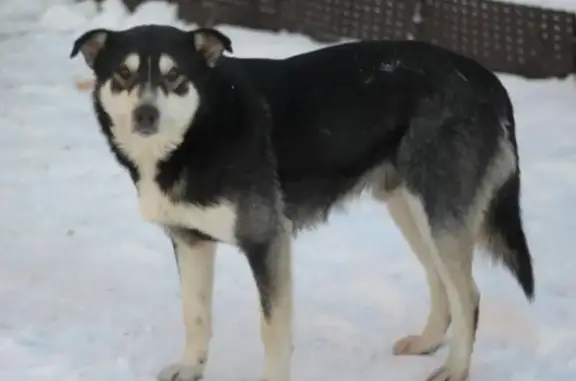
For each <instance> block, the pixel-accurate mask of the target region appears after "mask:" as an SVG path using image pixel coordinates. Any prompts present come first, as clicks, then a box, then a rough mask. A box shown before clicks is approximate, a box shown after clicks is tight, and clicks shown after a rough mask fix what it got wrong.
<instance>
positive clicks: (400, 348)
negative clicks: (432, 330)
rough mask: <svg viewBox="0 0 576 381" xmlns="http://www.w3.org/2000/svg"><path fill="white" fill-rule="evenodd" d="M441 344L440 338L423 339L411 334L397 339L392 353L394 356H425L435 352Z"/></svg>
mask: <svg viewBox="0 0 576 381" xmlns="http://www.w3.org/2000/svg"><path fill="white" fill-rule="evenodd" d="M442 345H443V342H442V341H441V340H425V339H424V338H423V337H422V336H418V335H411V336H406V337H404V338H402V339H400V340H398V341H397V342H396V343H395V344H394V347H393V349H392V353H394V355H396V356H406V355H413V356H425V355H431V354H433V353H435V352H436V351H437V350H438V349H440V348H441V347H442Z"/></svg>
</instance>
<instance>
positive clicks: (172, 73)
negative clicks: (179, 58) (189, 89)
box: [164, 68, 180, 82]
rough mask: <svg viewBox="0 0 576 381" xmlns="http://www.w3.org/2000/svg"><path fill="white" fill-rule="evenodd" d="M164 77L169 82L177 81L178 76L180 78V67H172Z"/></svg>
mask: <svg viewBox="0 0 576 381" xmlns="http://www.w3.org/2000/svg"><path fill="white" fill-rule="evenodd" d="M164 78H165V79H166V81H168V82H174V81H176V80H177V79H178V78H180V72H179V71H178V69H176V68H172V69H170V70H169V71H168V73H166V74H165V75H164Z"/></svg>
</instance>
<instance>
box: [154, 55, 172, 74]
mask: <svg viewBox="0 0 576 381" xmlns="http://www.w3.org/2000/svg"><path fill="white" fill-rule="evenodd" d="M174 66H176V63H175V62H174V60H173V59H172V57H170V56H169V55H167V54H162V55H161V56H160V60H159V61H158V68H159V69H160V73H162V74H166V73H168V72H169V71H170V69H172V68H173V67H174Z"/></svg>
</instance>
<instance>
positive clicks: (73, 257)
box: [0, 0, 576, 381]
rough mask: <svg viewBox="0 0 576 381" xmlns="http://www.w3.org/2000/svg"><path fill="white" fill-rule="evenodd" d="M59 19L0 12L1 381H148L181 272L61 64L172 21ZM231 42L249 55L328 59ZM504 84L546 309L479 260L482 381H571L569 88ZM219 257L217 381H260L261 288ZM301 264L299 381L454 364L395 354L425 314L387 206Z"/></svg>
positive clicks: (300, 43) (266, 41)
mask: <svg viewBox="0 0 576 381" xmlns="http://www.w3.org/2000/svg"><path fill="white" fill-rule="evenodd" d="M572 2H573V1H572V0H571V1H570V3H572ZM48 3H51V4H54V3H56V5H52V6H50V7H48ZM65 3H66V0H60V1H58V0H56V1H54V0H43V1H41V0H33V1H32V0H30V1H19V0H2V1H1V4H0V132H1V138H0V239H1V242H2V250H1V251H0V380H3V381H4V380H5V381H12V380H14V381H15V380H18V381H37V380H38V381H40V380H41V381H96V380H98V381H102V380H106V381H120V380H121V381H152V380H153V376H154V375H155V373H156V371H157V370H158V369H159V368H160V367H161V366H163V365H165V363H166V362H168V361H171V360H173V359H175V358H176V357H177V356H179V354H180V350H181V346H182V333H183V327H182V322H181V315H180V302H179V297H178V284H177V281H178V277H177V274H176V266H175V264H174V261H173V257H172V254H171V248H170V245H169V243H168V242H167V240H166V239H165V238H164V237H163V235H162V234H161V233H160V232H159V231H158V230H157V229H156V228H154V227H152V226H150V225H148V224H146V223H144V222H142V221H141V220H140V218H139V215H138V212H137V208H136V204H135V197H134V191H133V188H132V186H131V185H130V183H129V179H128V176H127V175H126V174H125V173H124V172H123V171H122V170H121V169H120V168H119V167H118V166H117V165H116V164H115V162H114V161H113V159H112V157H111V155H109V153H108V150H107V147H106V146H105V144H104V141H103V139H102V138H101V137H100V135H99V133H98V129H97V126H96V123H95V120H94V118H93V116H92V114H91V108H90V102H89V98H88V95H87V94H79V93H77V92H76V91H75V90H74V88H73V85H72V75H73V74H81V75H86V74H87V71H86V70H85V69H84V65H83V63H82V62H81V59H78V60H76V61H69V60H68V58H67V57H68V54H69V50H70V48H71V43H72V41H73V39H74V38H75V37H76V36H77V35H78V34H79V33H80V32H83V31H84V30H86V29H87V28H90V27H93V26H102V25H105V26H112V27H122V26H127V25H133V24H135V23H140V22H156V23H164V22H171V23H173V21H172V20H173V19H174V15H173V12H174V10H173V9H171V8H169V7H168V6H166V5H164V4H157V3H151V4H148V5H146V6H145V7H144V8H142V9H141V10H140V11H139V12H138V14H137V15H136V16H132V17H127V16H126V15H124V14H123V12H122V10H121V9H120V8H119V6H118V2H117V1H112V0H109V1H108V2H107V3H106V12H105V13H104V14H103V15H98V16H95V15H94V14H93V10H92V9H91V7H90V6H87V5H86V4H81V5H75V6H73V7H72V6H69V5H67V4H65ZM566 4H568V2H567V1H566ZM546 5H553V4H546ZM572 5H573V6H574V7H575V8H576V6H575V5H574V4H572ZM222 30H223V31H224V32H226V33H228V34H229V35H230V36H231V37H232V40H233V41H234V45H235V51H236V52H237V55H242V56H249V55H254V56H269V57H272V56H274V57H281V56H286V55H289V54H292V53H298V52H303V51H306V50H309V49H312V48H314V47H317V45H315V44H314V43H313V42H311V41H309V40H308V39H306V38H304V37H297V36H288V35H281V36H274V35H270V34H263V33H256V32H251V31H247V30H243V29H238V28H226V27H223V28H222ZM503 80H504V83H505V85H506V86H507V87H508V89H509V90H510V92H511V95H512V98H513V101H514V104H515V107H516V110H517V121H518V135H519V144H520V148H521V156H522V168H523V174H524V197H523V205H524V210H525V220H526V228H527V233H528V236H529V241H530V245H531V247H532V250H533V254H534V256H535V267H536V275H537V300H536V303H535V304H533V305H529V304H527V303H526V302H525V300H524V299H523V296H522V293H521V291H520V290H519V288H518V287H517V286H516V284H515V283H514V282H513V281H512V279H511V278H510V277H509V276H508V275H507V273H505V272H504V271H503V270H500V269H495V268H492V267H489V266H488V265H487V264H486V263H485V262H483V261H478V263H477V266H476V274H477V280H478V283H479V285H480V287H481V289H482V290H483V292H484V294H483V300H482V306H481V318H480V327H479V334H478V341H477V345H476V352H475V357H474V364H473V368H472V376H471V381H480V380H491V381H568V380H575V379H576V277H574V273H575V272H576V253H575V252H574V246H573V245H572V242H573V239H574V237H573V236H572V235H573V234H574V232H575V231H576V220H575V219H574V217H573V216H574V213H575V212H576V127H575V125H574V124H575V121H576V107H575V106H574V105H575V104H576V103H575V99H576V87H575V86H574V82H573V80H566V81H554V80H551V81H533V82H527V81H524V80H521V79H519V78H515V77H511V76H506V77H503ZM219 253H220V254H221V255H220V256H219V259H218V264H217V266H218V269H217V271H218V272H217V274H218V276H217V283H216V298H215V307H214V308H215V336H214V339H213V345H212V354H211V359H210V363H209V367H208V371H207V374H206V379H207V380H208V381H241V380H255V379H257V376H258V374H259V370H260V365H261V354H262V350H261V347H260V341H259V326H258V315H257V299H256V291H255V287H254V285H253V281H252V279H251V276H250V272H249V269H248V266H247V265H246V263H245V261H244V260H243V259H242V257H241V256H240V255H238V254H237V252H236V251H235V250H234V249H231V248H228V247H222V248H221V249H220V251H219ZM295 253H296V255H295V257H296V259H295V270H296V298H297V299H296V306H297V316H296V337H295V341H296V343H295V344H296V352H295V353H294V357H293V366H294V380H300V381H324V380H330V381H350V380H359V381H360V380H361V381H376V380H378V381H380V380H414V381H421V380H423V379H424V377H425V376H426V375H427V374H428V373H429V372H430V371H432V370H433V369H434V368H436V366H437V365H439V364H440V362H441V361H443V358H444V356H445V353H446V351H445V350H443V351H441V352H440V353H439V354H437V355H436V356H434V357H431V358H396V357H393V356H392V355H391V350H390V348H391V345H392V343H393V342H394V340H396V339H398V338H399V337H401V336H403V335H405V334H407V333H414V332H416V331H417V330H419V329H420V328H421V326H422V324H423V323H424V319H425V317H426V314H427V311H428V297H427V288H426V284H425V281H424V275H423V272H422V270H421V267H420V265H419V264H418V263H417V261H416V259H415V258H414V256H413V255H412V254H411V253H410V252H409V250H408V248H407V246H406V244H405V243H404V242H403V240H402V239H401V237H400V234H399V232H398V231H397V230H396V228H395V227H394V226H393V225H392V223H391V221H390V219H389V217H388V215H387V212H386V210H385V208H384V207H382V206H381V205H378V204H375V203H373V202H371V201H367V200H364V201H361V202H359V203H358V204H357V205H356V206H355V207H354V208H352V209H351V212H350V213H349V214H347V215H344V214H339V215H335V216H334V218H333V219H332V222H331V224H329V225H328V226H325V227H323V228H321V229H319V230H317V231H316V232H313V233H309V234H305V235H304V236H302V237H301V238H300V239H299V240H298V241H297V243H296V244H295Z"/></svg>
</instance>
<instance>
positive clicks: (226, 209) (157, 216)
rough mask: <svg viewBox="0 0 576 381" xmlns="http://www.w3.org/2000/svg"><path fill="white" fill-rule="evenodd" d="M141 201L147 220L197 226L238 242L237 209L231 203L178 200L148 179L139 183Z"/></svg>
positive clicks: (181, 226) (203, 230)
mask: <svg viewBox="0 0 576 381" xmlns="http://www.w3.org/2000/svg"><path fill="white" fill-rule="evenodd" d="M138 204H139V207H140V214H141V215H142V218H143V219H145V220H146V221H150V222H153V223H156V224H159V225H164V226H172V227H180V228H187V229H195V230H198V231H200V232H202V233H204V234H206V235H208V236H210V237H214V238H215V239H217V240H219V241H222V242H227V243H233V242H234V241H235V230H236V208H235V207H234V205H233V204H232V203H230V202H227V201H222V202H220V203H218V204H215V205H211V206H199V205H195V204H190V203H187V202H185V201H178V202H175V201H173V200H171V199H170V197H169V196H168V195H166V193H164V192H162V190H160V188H159V187H158V185H157V184H156V183H155V182H154V181H145V180H144V181H140V182H139V183H138Z"/></svg>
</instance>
